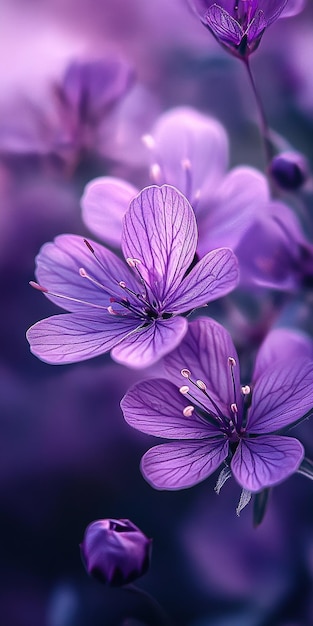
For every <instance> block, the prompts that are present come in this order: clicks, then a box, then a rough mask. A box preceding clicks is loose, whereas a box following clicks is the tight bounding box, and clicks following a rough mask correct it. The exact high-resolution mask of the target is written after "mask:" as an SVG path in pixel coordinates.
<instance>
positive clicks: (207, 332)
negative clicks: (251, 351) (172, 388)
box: [164, 317, 242, 417]
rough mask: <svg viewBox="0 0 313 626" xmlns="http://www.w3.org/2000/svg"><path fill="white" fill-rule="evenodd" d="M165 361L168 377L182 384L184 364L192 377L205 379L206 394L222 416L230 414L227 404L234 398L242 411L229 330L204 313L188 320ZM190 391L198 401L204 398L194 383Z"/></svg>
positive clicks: (237, 362) (238, 378)
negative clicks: (204, 315)
mask: <svg viewBox="0 0 313 626" xmlns="http://www.w3.org/2000/svg"><path fill="white" fill-rule="evenodd" d="M229 357H232V358H233V359H235V362H236V365H235V366H234V368H233V375H234V382H235V389H236V397H234V386H233V381H232V376H231V369H230V365H229V363H228V359H229ZM164 364H165V367H166V371H167V372H168V373H169V375H170V379H171V380H172V381H173V383H175V384H177V385H178V386H180V385H182V384H184V380H185V382H187V384H188V381H186V379H184V378H183V377H182V375H181V373H180V372H181V370H182V369H185V368H187V369H189V370H190V372H191V378H192V379H193V380H194V381H196V380H202V381H204V382H205V384H206V385H207V391H208V393H209V395H210V396H211V397H212V399H213V400H214V402H215V403H216V404H217V405H218V407H219V408H220V410H221V412H222V413H223V414H224V415H225V416H229V417H233V414H232V413H231V408H230V405H231V404H232V403H233V402H236V404H237V406H238V410H239V412H241V410H242V396H241V393H240V389H241V387H240V368H239V360H238V355H237V351H236V348H235V346H234V344H233V341H232V338H231V336H230V334H229V333H228V332H227V330H226V329H225V328H223V326H221V325H220V324H218V323H217V322H216V321H215V320H213V319H209V318H205V317H203V318H199V319H197V320H195V321H194V322H191V323H190V324H189V327H188V332H187V334H186V335H185V337H184V339H183V341H182V342H181V344H180V345H179V346H178V348H176V350H174V351H173V352H171V354H169V355H167V356H166V357H165V359H164ZM191 391H192V394H194V395H195V396H196V397H197V398H199V399H200V400H201V401H204V400H205V397H204V395H203V393H202V392H201V391H199V392H197V389H196V388H195V387H192V390H191ZM208 404H209V403H208ZM209 406H210V404H209Z"/></svg>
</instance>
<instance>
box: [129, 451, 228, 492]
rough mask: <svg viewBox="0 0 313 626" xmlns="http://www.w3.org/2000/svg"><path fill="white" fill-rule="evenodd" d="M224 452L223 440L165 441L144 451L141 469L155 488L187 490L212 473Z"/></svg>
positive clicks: (222, 458) (222, 457) (224, 457)
mask: <svg viewBox="0 0 313 626" xmlns="http://www.w3.org/2000/svg"><path fill="white" fill-rule="evenodd" d="M227 454H228V441H225V439H222V440H212V439H211V440H210V441H208V442H204V441H186V443H183V442H181V441H175V442H172V443H164V444H162V445H160V446H156V447H155V448H151V449H150V450H148V452H146V454H145V455H144V456H143V457H142V460H141V471H142V473H143V476H144V478H145V479H146V480H147V481H148V483H150V485H152V487H154V488H155V489H186V488H187V487H192V486H193V485H196V484H197V483H200V482H201V481H202V480H205V479H206V478H208V476H210V475H211V474H213V472H215V470H216V469H217V468H218V467H219V466H220V465H221V463H223V461H224V460H225V459H226V457H227Z"/></svg>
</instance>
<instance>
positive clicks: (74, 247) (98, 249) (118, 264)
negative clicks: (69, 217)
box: [36, 235, 138, 311]
mask: <svg viewBox="0 0 313 626" xmlns="http://www.w3.org/2000/svg"><path fill="white" fill-rule="evenodd" d="M88 241H89V243H90V245H91V246H92V248H93V249H94V251H95V254H96V255H97V258H98V259H99V261H97V260H96V258H95V256H94V255H93V254H92V252H91V250H90V249H89V248H88V247H87V246H86V244H85V241H84V239H83V237H79V236H78V235H60V236H59V237H56V239H55V240H54V241H53V242H49V243H46V244H45V245H44V246H42V248H41V250H40V252H39V254H38V256H37V257H36V265H37V269H36V277H37V280H38V282H39V283H40V284H41V285H42V286H43V287H45V288H46V289H48V290H49V291H52V292H53V293H59V294H62V295H64V296H67V297H69V298H77V299H79V300H83V301H84V302H87V303H88V302H89V303H91V304H95V305H97V306H98V305H101V306H104V307H105V306H108V305H109V304H110V297H116V298H118V299H120V298H122V297H124V296H125V292H124V291H123V289H121V287H119V285H118V283H119V281H124V282H125V283H126V284H127V286H128V287H130V288H131V289H133V290H134V291H138V283H137V281H136V279H135V278H134V276H133V274H132V273H131V271H130V269H129V268H128V266H127V265H126V264H125V263H123V261H121V260H120V259H119V258H118V257H117V256H116V255H115V254H113V252H111V251H110V250H107V249H106V248H104V247H103V246H101V245H100V244H98V243H96V242H94V241H90V240H88ZM80 268H84V269H85V270H86V271H87V273H88V274H89V275H90V276H91V277H92V278H93V279H95V280H96V281H97V282H99V283H100V285H102V286H103V289H101V287H97V286H96V285H95V284H94V283H92V282H91V281H90V280H88V279H86V278H83V277H82V276H81V275H80V273H79V270H80ZM46 295H47V297H48V298H49V299H50V300H52V302H54V303H55V304H57V305H58V306H61V307H63V308H65V309H66V310H68V311H77V310H80V311H81V310H82V309H83V310H85V306H84V304H82V303H79V302H74V301H70V300H66V299H63V298H58V297H54V296H50V295H49V294H46Z"/></svg>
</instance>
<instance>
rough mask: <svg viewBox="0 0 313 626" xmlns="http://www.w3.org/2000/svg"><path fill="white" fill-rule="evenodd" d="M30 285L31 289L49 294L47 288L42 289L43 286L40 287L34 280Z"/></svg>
mask: <svg viewBox="0 0 313 626" xmlns="http://www.w3.org/2000/svg"><path fill="white" fill-rule="evenodd" d="M29 284H30V286H31V287H33V288H34V289H37V291H41V292H42V293H49V292H48V289H46V287H42V286H41V285H39V284H38V283H36V282H35V281H34V280H30V281H29Z"/></svg>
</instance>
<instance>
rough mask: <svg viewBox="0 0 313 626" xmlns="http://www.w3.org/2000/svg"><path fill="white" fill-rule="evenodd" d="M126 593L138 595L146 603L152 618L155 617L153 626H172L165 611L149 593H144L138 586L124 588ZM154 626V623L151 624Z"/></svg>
mask: <svg viewBox="0 0 313 626" xmlns="http://www.w3.org/2000/svg"><path fill="white" fill-rule="evenodd" d="M124 589H125V591H129V592H130V593H133V594H136V595H137V596H138V597H139V598H142V600H143V601H144V602H145V604H146V606H147V608H148V609H149V611H151V617H153V624H155V625H157V626H172V624H171V621H170V619H169V617H168V616H167V615H166V613H165V612H164V609H163V608H162V607H161V605H160V604H159V603H158V601H157V600H156V599H155V598H153V596H151V595H150V594H149V593H148V592H147V591H144V590H143V589H141V588H140V587H137V586H136V585H127V586H126V587H124ZM151 626H152V622H151Z"/></svg>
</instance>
